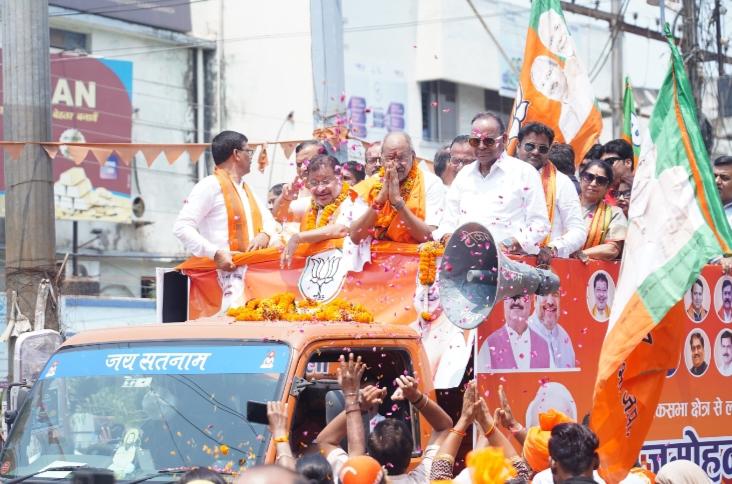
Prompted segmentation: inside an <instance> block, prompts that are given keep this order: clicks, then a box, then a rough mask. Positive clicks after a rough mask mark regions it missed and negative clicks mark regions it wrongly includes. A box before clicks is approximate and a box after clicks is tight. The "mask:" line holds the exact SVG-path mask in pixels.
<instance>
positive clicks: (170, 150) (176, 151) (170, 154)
mask: <svg viewBox="0 0 732 484" xmlns="http://www.w3.org/2000/svg"><path fill="white" fill-rule="evenodd" d="M161 148H163V153H165V158H166V159H167V160H168V164H169V165H172V164H173V163H175V162H176V161H177V160H178V159H179V158H180V157H181V156H182V155H183V153H184V152H185V151H186V149H185V147H180V146H172V147H170V146H168V147H163V146H161Z"/></svg>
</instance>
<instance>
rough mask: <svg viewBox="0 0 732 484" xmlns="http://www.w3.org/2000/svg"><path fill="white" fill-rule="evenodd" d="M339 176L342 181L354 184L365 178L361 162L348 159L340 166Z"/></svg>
mask: <svg viewBox="0 0 732 484" xmlns="http://www.w3.org/2000/svg"><path fill="white" fill-rule="evenodd" d="M341 178H342V179H343V181H344V182H346V183H348V184H349V185H351V186H354V185H356V183H358V182H360V181H361V180H363V179H364V178H366V172H365V171H364V169H363V165H362V164H361V163H359V162H357V161H348V162H346V163H344V164H343V166H342V167H341Z"/></svg>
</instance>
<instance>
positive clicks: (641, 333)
mask: <svg viewBox="0 0 732 484" xmlns="http://www.w3.org/2000/svg"><path fill="white" fill-rule="evenodd" d="M665 30H666V36H667V38H668V43H669V47H670V49H671V58H672V64H671V67H670V69H669V73H668V74H667V76H666V79H665V81H664V83H663V86H662V87H661V90H660V92H659V95H658V99H657V102H656V105H655V107H654V110H653V114H652V116H651V119H650V123H649V127H648V133H647V134H646V136H644V140H643V145H642V148H641V156H640V159H639V164H638V169H637V171H636V175H635V180H634V184H633V201H632V203H631V205H630V210H629V219H630V220H629V227H628V234H627V236H626V239H625V252H624V256H623V263H622V267H621V269H620V278H619V282H618V286H617V289H616V292H615V301H614V304H613V307H612V310H611V313H610V314H611V318H610V322H609V326H608V332H607V335H606V337H605V340H604V342H603V346H602V351H601V354H600V361H599V364H598V375H597V381H596V383H595V392H594V398H593V406H592V412H591V427H592V429H593V430H594V431H595V432H596V433H597V435H598V437H599V439H600V449H599V453H600V457H601V467H600V471H601V474H602V475H603V477H604V478H605V479H607V480H608V482H619V481H620V480H621V479H623V478H624V477H625V475H626V474H627V472H628V470H629V469H630V468H631V467H632V466H633V463H634V462H635V461H636V459H637V458H638V455H639V452H640V449H641V447H642V446H643V441H644V439H645V437H646V434H647V432H648V430H649V427H650V425H651V422H652V421H653V418H654V415H655V410H656V406H657V404H658V400H659V397H660V394H661V390H662V387H663V383H664V380H665V377H666V372H667V370H668V368H673V367H674V366H675V365H676V362H677V361H678V358H679V352H680V351H681V346H682V336H683V335H682V331H683V324H682V321H683V320H684V316H683V305H682V304H679V302H680V301H681V300H682V299H683V296H684V293H685V292H686V291H687V290H688V289H689V288H690V287H691V285H692V284H693V282H694V281H695V280H696V278H697V276H698V274H699V272H700V270H701V268H702V267H703V266H704V265H705V264H706V262H707V261H708V260H709V259H711V258H712V257H715V256H717V255H719V254H720V253H723V254H729V253H730V252H731V249H730V247H731V246H732V231H730V227H729V225H728V224H727V223H726V220H725V218H724V217H725V215H724V210H723V208H722V204H721V202H720V198H719V194H718V192H717V189H716V187H715V185H714V177H713V176H712V170H711V166H710V163H709V158H708V155H707V152H706V149H705V147H704V142H703V140H702V137H701V132H700V129H699V125H698V122H697V115H696V108H695V104H694V98H693V94H692V90H691V88H690V86H689V81H688V79H687V77H686V73H685V72H684V64H683V61H682V58H681V55H680V53H679V51H678V49H677V47H676V45H675V44H674V42H673V39H672V37H671V32H670V29H669V27H668V26H666V29H665Z"/></svg>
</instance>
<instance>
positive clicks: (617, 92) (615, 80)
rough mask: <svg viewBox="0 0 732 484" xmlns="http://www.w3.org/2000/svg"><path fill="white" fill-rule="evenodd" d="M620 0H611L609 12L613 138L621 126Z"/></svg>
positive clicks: (621, 56)
mask: <svg viewBox="0 0 732 484" xmlns="http://www.w3.org/2000/svg"><path fill="white" fill-rule="evenodd" d="M620 7H621V5H620V0H612V4H611V10H612V14H613V21H612V22H611V24H610V28H611V31H612V32H613V34H615V42H613V46H612V59H611V62H612V65H611V69H610V70H611V73H612V74H611V76H610V77H611V96H610V97H611V99H612V113H613V136H614V137H617V136H620V128H621V126H622V125H623V92H624V88H623V87H624V86H623V79H624V78H625V76H623V31H622V29H621V28H620V24H621V23H622V21H623V18H622V15H621V12H620Z"/></svg>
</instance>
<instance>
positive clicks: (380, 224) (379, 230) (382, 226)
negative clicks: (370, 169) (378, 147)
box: [370, 163, 419, 239]
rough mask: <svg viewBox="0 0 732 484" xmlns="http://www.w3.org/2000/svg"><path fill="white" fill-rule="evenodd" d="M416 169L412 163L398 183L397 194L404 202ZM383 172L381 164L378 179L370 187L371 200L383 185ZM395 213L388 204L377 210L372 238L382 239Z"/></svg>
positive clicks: (411, 185)
mask: <svg viewBox="0 0 732 484" xmlns="http://www.w3.org/2000/svg"><path fill="white" fill-rule="evenodd" d="M417 170H419V167H418V166H417V163H412V169H411V170H409V173H408V174H407V178H406V179H405V180H404V181H403V182H402V183H400V184H399V195H400V196H401V197H402V200H404V202H405V203H406V201H407V200H408V199H409V194H410V193H412V187H414V181H415V179H416V178H417ZM384 173H385V172H384V167H383V166H382V167H381V169H379V181H378V182H376V183H374V185H373V187H371V194H370V199H371V200H375V199H376V196H377V195H378V194H379V192H381V189H382V188H383V186H384V182H383V180H384ZM396 214H397V211H396V210H395V209H394V208H393V207H391V206H389V209H386V208H384V209H383V210H381V212H379V216H378V218H377V219H376V222H375V223H374V233H375V236H374V238H376V239H383V238H384V237H385V236H386V231H387V230H388V229H389V226H390V225H391V222H392V221H393V220H394V217H396Z"/></svg>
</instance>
